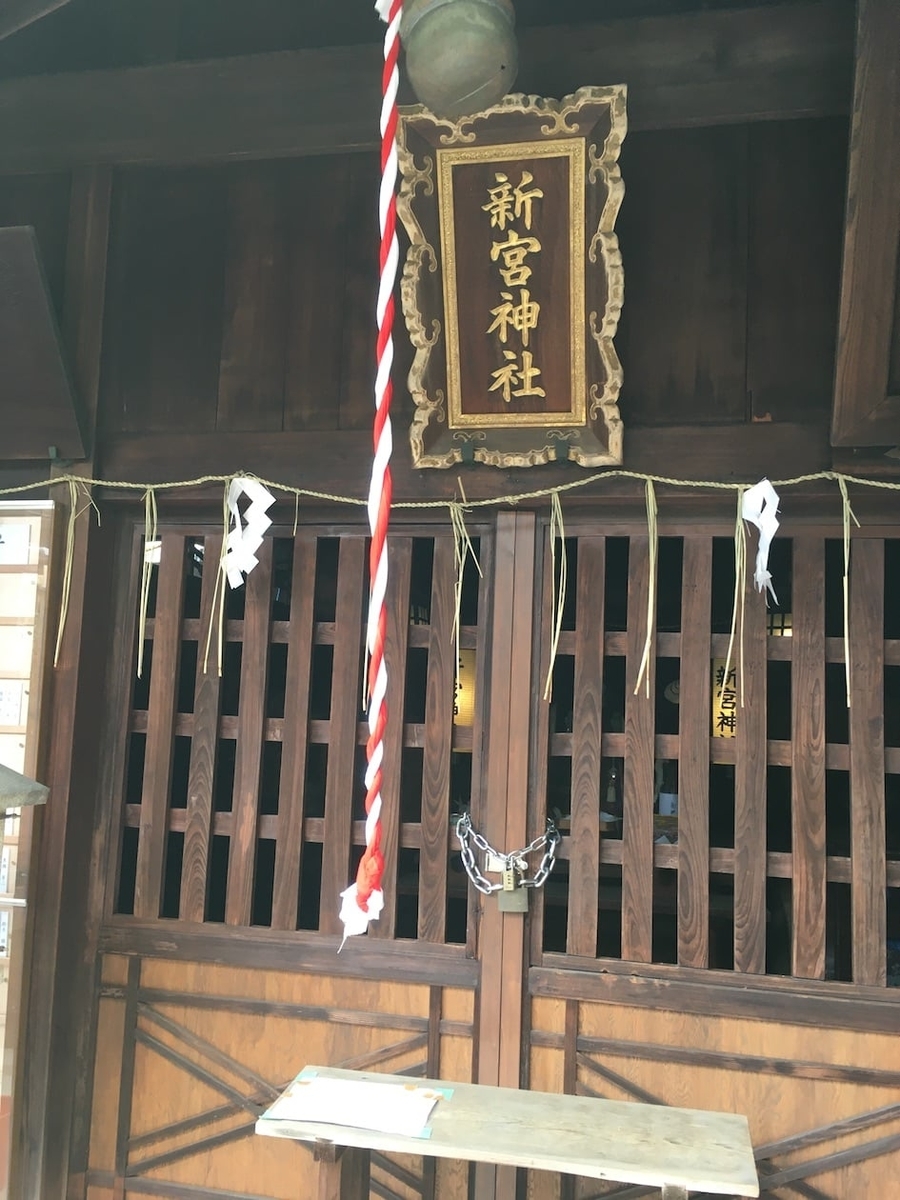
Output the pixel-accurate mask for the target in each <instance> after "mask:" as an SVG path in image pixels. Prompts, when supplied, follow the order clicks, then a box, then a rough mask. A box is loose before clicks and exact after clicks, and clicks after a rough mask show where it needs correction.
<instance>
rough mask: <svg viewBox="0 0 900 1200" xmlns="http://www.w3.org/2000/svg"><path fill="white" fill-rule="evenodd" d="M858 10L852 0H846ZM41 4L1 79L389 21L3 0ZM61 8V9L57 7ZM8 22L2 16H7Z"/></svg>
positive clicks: (291, 5) (571, 13) (304, 3)
mask: <svg viewBox="0 0 900 1200" xmlns="http://www.w3.org/2000/svg"><path fill="white" fill-rule="evenodd" d="M841 2H842V3H844V4H846V7H847V9H848V10H849V11H852V8H853V3H852V0H841ZM779 3H780V0H515V9H516V23H517V25H518V27H519V28H520V29H528V28H531V27H535V26H548V25H556V26H559V25H569V24H576V25H577V24H583V23H585V22H604V21H617V20H620V19H627V20H629V21H634V20H636V19H640V18H642V17H653V16H670V15H673V14H677V13H688V12H700V11H704V10H705V11H707V12H716V11H718V12H721V11H723V10H726V9H733V8H754V7H777V6H778V4H779ZM19 7H22V8H29V9H31V10H33V11H34V12H35V13H37V12H38V10H40V9H43V10H44V11H45V12H48V13H49V15H48V16H45V17H44V19H43V20H33V22H32V23H31V24H30V25H29V26H28V27H27V28H22V29H21V31H20V32H18V33H17V34H16V35H15V36H14V37H12V38H7V39H6V40H5V41H2V42H0V78H4V77H5V78H11V77H15V76H21V75H39V74H50V73H56V72H60V71H88V70H100V69H103V68H107V67H128V66H142V65H146V64H151V63H159V62H174V61H178V60H196V59H204V58H227V57H233V56H239V55H245V54H264V53H271V52H273V51H277V50H301V49H310V48H316V47H322V46H339V45H354V44H361V43H370V44H374V43H376V42H379V41H380V40H381V38H382V36H383V28H384V27H383V25H382V24H381V22H380V21H379V19H378V17H377V16H376V14H375V10H374V4H373V2H372V0H340V2H338V0H252V3H251V2H250V0H68V2H65V0H5V3H4V4H2V5H0V9H6V8H8V9H10V11H15V10H16V9H17V8H19ZM54 8H56V9H57V10H58V11H50V10H51V9H54ZM0 28H2V24H0Z"/></svg>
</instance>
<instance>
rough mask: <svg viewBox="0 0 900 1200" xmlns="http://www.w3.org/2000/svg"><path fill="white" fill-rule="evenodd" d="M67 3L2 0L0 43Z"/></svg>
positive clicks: (67, 0)
mask: <svg viewBox="0 0 900 1200" xmlns="http://www.w3.org/2000/svg"><path fill="white" fill-rule="evenodd" d="M68 3H69V0H4V4H3V7H2V8H0V41H2V40H3V39H4V38H8V37H9V36H10V34H13V33H18V32H19V30H20V29H24V28H25V26H26V25H31V24H32V23H33V22H35V21H39V20H40V19H41V17H46V16H48V15H49V14H50V13H52V12H55V11H56V9H58V8H63V7H64V5H66V4H68Z"/></svg>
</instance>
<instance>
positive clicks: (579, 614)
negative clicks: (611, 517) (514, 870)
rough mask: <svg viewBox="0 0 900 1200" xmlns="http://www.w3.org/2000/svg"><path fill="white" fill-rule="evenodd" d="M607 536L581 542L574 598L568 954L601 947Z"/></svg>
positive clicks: (587, 952) (591, 953)
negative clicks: (604, 629) (599, 800)
mask: <svg viewBox="0 0 900 1200" xmlns="http://www.w3.org/2000/svg"><path fill="white" fill-rule="evenodd" d="M605 579H606V542H605V539H604V538H602V537H583V538H581V539H580V541H579V543H578V578H577V585H576V587H577V590H576V602H575V698H574V700H575V703H574V709H573V716H572V823H571V831H570V834H569V911H568V930H567V934H566V949H567V951H568V953H569V954H579V955H585V956H587V957H593V956H594V955H595V954H596V953H597V924H598V914H599V910H598V895H599V884H600V878H599V865H600V863H599V855H598V853H597V851H598V847H599V845H600V804H599V802H598V798H599V797H600V764H601V755H600V746H601V740H600V739H601V713H602V709H603V621H604V605H603V599H604V586H605Z"/></svg>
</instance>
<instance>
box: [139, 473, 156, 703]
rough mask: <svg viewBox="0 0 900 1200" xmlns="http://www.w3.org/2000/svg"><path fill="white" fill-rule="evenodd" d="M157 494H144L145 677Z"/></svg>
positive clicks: (141, 648) (141, 661)
mask: <svg viewBox="0 0 900 1200" xmlns="http://www.w3.org/2000/svg"><path fill="white" fill-rule="evenodd" d="M157 526H158V521H157V511H156V493H155V492H154V490H153V488H147V490H146V492H144V561H143V562H142V563H141V600H140V610H139V613H138V645H137V675H138V679H142V678H143V675H144V641H145V638H146V630H147V606H148V604H149V602H150V581H151V579H152V578H153V562H152V560H151V558H150V554H151V545H152V543H153V542H155V541H157Z"/></svg>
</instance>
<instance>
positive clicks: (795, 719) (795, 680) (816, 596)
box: [773, 537, 826, 979]
mask: <svg viewBox="0 0 900 1200" xmlns="http://www.w3.org/2000/svg"><path fill="white" fill-rule="evenodd" d="M793 552H794V570H793V574H794V580H795V584H794V595H793V600H792V605H793V610H794V612H793V623H794V629H793V636H792V637H791V639H790V640H791V642H792V643H793V668H792V675H791V707H792V716H791V750H792V756H791V822H792V834H791V848H792V853H793V864H792V866H793V880H794V884H793V938H792V942H793V945H792V958H791V964H792V965H791V971H792V974H794V975H797V976H800V977H802V978H806V979H824V978H825V882H826V863H825V766H826V760H825V543H824V540H823V539H822V538H812V537H802V538H795V539H794V546H793ZM773 640H775V639H773ZM782 640H787V639H782Z"/></svg>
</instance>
